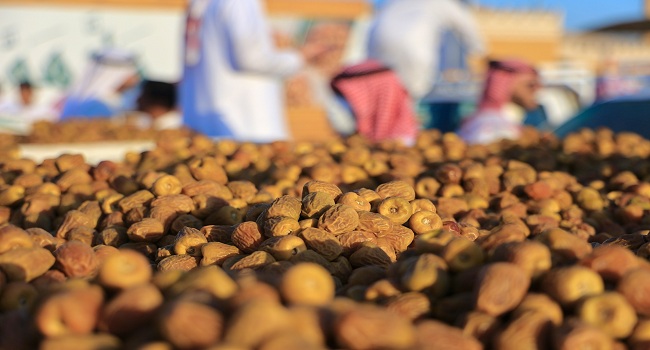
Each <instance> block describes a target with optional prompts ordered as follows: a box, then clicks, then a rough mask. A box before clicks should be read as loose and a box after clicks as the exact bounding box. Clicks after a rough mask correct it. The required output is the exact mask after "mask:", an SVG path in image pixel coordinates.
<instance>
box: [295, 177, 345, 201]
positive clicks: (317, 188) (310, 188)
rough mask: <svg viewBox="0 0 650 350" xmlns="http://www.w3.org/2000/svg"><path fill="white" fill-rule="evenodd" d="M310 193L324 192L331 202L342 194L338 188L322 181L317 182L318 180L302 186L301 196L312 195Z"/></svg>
mask: <svg viewBox="0 0 650 350" xmlns="http://www.w3.org/2000/svg"><path fill="white" fill-rule="evenodd" d="M312 192H325V193H328V194H329V195H330V196H331V197H332V199H333V200H335V201H336V200H337V199H338V197H339V196H340V195H341V194H342V192H341V189H340V188H338V187H337V186H336V185H334V184H331V183H327V182H323V181H318V180H312V181H309V182H306V183H305V184H304V185H303V189H302V196H303V197H305V196H306V195H308V194H310V193H312Z"/></svg>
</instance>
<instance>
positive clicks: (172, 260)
mask: <svg viewBox="0 0 650 350" xmlns="http://www.w3.org/2000/svg"><path fill="white" fill-rule="evenodd" d="M198 264H199V259H198V258H196V257H194V256H191V255H187V254H183V255H172V256H168V257H166V258H164V259H162V260H161V261H160V262H159V263H158V265H157V269H158V271H170V270H181V271H189V270H191V269H193V268H195V267H197V266H198Z"/></svg>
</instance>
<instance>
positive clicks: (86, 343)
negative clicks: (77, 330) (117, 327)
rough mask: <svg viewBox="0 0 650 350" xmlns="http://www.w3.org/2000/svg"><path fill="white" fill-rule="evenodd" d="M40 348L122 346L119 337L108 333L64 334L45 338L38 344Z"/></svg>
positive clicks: (114, 349) (110, 348)
mask: <svg viewBox="0 0 650 350" xmlns="http://www.w3.org/2000/svg"><path fill="white" fill-rule="evenodd" d="M39 348H40V349H42V350H58V349H104V350H118V349H121V348H122V342H121V341H120V338H118V337H116V336H113V335H110V334H83V335H65V336H61V337H56V338H46V339H44V340H43V342H42V343H41V344H40V347H39Z"/></svg>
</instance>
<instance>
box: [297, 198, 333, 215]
mask: <svg viewBox="0 0 650 350" xmlns="http://www.w3.org/2000/svg"><path fill="white" fill-rule="evenodd" d="M334 204H335V203H334V198H332V196H331V195H330V194H329V193H326V192H312V193H309V194H307V195H305V196H304V197H303V198H302V215H303V216H305V217H307V218H313V217H315V218H318V217H320V216H321V215H322V214H323V213H324V212H325V211H326V210H327V209H329V208H330V207H331V206H333V205H334Z"/></svg>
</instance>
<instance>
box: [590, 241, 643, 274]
mask: <svg viewBox="0 0 650 350" xmlns="http://www.w3.org/2000/svg"><path fill="white" fill-rule="evenodd" d="M639 261H640V260H639V259H638V258H637V257H636V256H635V255H634V253H632V252H631V251H630V250H628V249H626V248H623V247H620V246H614V245H607V246H604V245H603V246H599V247H597V248H596V249H594V250H593V251H592V252H591V253H590V254H589V255H587V256H585V257H584V258H582V260H581V261H580V264H581V265H582V266H586V267H589V268H591V269H592V270H594V271H596V272H598V274H600V275H601V276H602V277H603V279H604V280H606V281H614V282H615V281H618V280H619V279H621V278H622V277H623V276H624V275H625V274H626V273H627V272H629V271H631V270H634V269H635V268H637V267H638V266H639Z"/></svg>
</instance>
